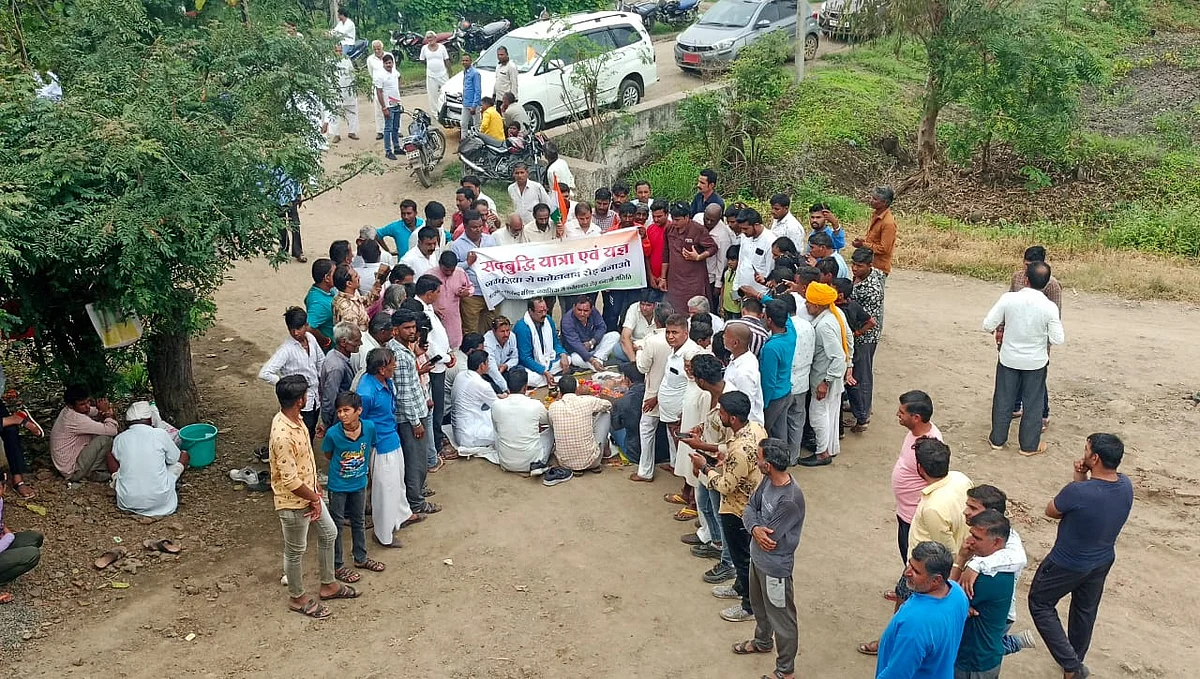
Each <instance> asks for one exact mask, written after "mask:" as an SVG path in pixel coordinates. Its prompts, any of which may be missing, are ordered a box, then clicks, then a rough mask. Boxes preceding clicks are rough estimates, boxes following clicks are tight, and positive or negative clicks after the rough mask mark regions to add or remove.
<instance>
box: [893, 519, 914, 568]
mask: <svg viewBox="0 0 1200 679" xmlns="http://www.w3.org/2000/svg"><path fill="white" fill-rule="evenodd" d="M910 530H912V524H911V523H909V522H907V521H905V520H904V519H902V518H900V515H899V514H897V515H896V546H897V547H899V548H900V563H902V564H904V566H905V568H907V567H908V533H909V531H910Z"/></svg>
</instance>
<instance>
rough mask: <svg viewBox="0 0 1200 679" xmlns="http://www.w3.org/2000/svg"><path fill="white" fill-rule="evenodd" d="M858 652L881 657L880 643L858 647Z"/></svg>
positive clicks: (869, 643) (868, 643)
mask: <svg viewBox="0 0 1200 679" xmlns="http://www.w3.org/2000/svg"><path fill="white" fill-rule="evenodd" d="M858 652H859V653H862V654H863V655H879V642H878V641H869V642H867V643H865V644H859V645H858Z"/></svg>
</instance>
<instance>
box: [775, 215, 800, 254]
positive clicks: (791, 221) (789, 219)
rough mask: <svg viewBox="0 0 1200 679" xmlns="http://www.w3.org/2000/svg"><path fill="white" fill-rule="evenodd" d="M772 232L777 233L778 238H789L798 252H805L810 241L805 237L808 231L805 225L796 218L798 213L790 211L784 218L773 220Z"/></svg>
mask: <svg viewBox="0 0 1200 679" xmlns="http://www.w3.org/2000/svg"><path fill="white" fill-rule="evenodd" d="M770 230H771V233H774V234H775V237H776V238H789V239H791V241H792V245H795V246H796V252H804V251H805V249H806V248H805V246H806V245H807V244H808V241H807V240H806V239H805V234H806V233H807V232H806V231H805V229H804V225H802V224H801V223H800V220H799V219H796V215H794V214H792V213H791V212H788V213H787V215H785V216H784V218H783V219H776V220H774V221H772V222H771V228H770Z"/></svg>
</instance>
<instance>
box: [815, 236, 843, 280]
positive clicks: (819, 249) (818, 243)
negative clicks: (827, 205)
mask: <svg viewBox="0 0 1200 679" xmlns="http://www.w3.org/2000/svg"><path fill="white" fill-rule="evenodd" d="M827 257H828V258H832V259H833V261H835V262H837V265H838V271H837V278H845V279H847V280H849V279H850V267H849V266H847V265H846V260H845V259H844V258H843V257H842V253H840V252H838V251H837V250H835V249H834V247H833V239H832V238H830V237H829V234H827V233H825V232H823V231H818V232H816V233H814V234H813V235H811V236H809V237H808V258H809V261H808V265H809V266H816V265H817V262H818V261H819V260H822V259H825V258H827Z"/></svg>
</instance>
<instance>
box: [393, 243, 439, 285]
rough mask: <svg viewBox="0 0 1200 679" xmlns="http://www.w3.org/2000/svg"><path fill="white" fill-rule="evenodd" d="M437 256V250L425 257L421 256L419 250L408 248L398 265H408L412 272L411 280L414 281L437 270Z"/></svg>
mask: <svg viewBox="0 0 1200 679" xmlns="http://www.w3.org/2000/svg"><path fill="white" fill-rule="evenodd" d="M439 256H440V255H439V253H438V251H437V250H434V251H433V253H432V254H431V255H429V256H428V257H426V256H425V255H423V254H421V250H420V248H409V250H408V252H405V253H404V256H403V257H401V258H400V263H401V264H406V265H408V266H409V268H411V269H412V270H413V280H414V281H415V280H417V279H418V278H420V277H421V276H424V275H425V274H427V273H429V272H430V271H432V270H433V269H435V268H437V265H438V262H437V260H438V257H439Z"/></svg>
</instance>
